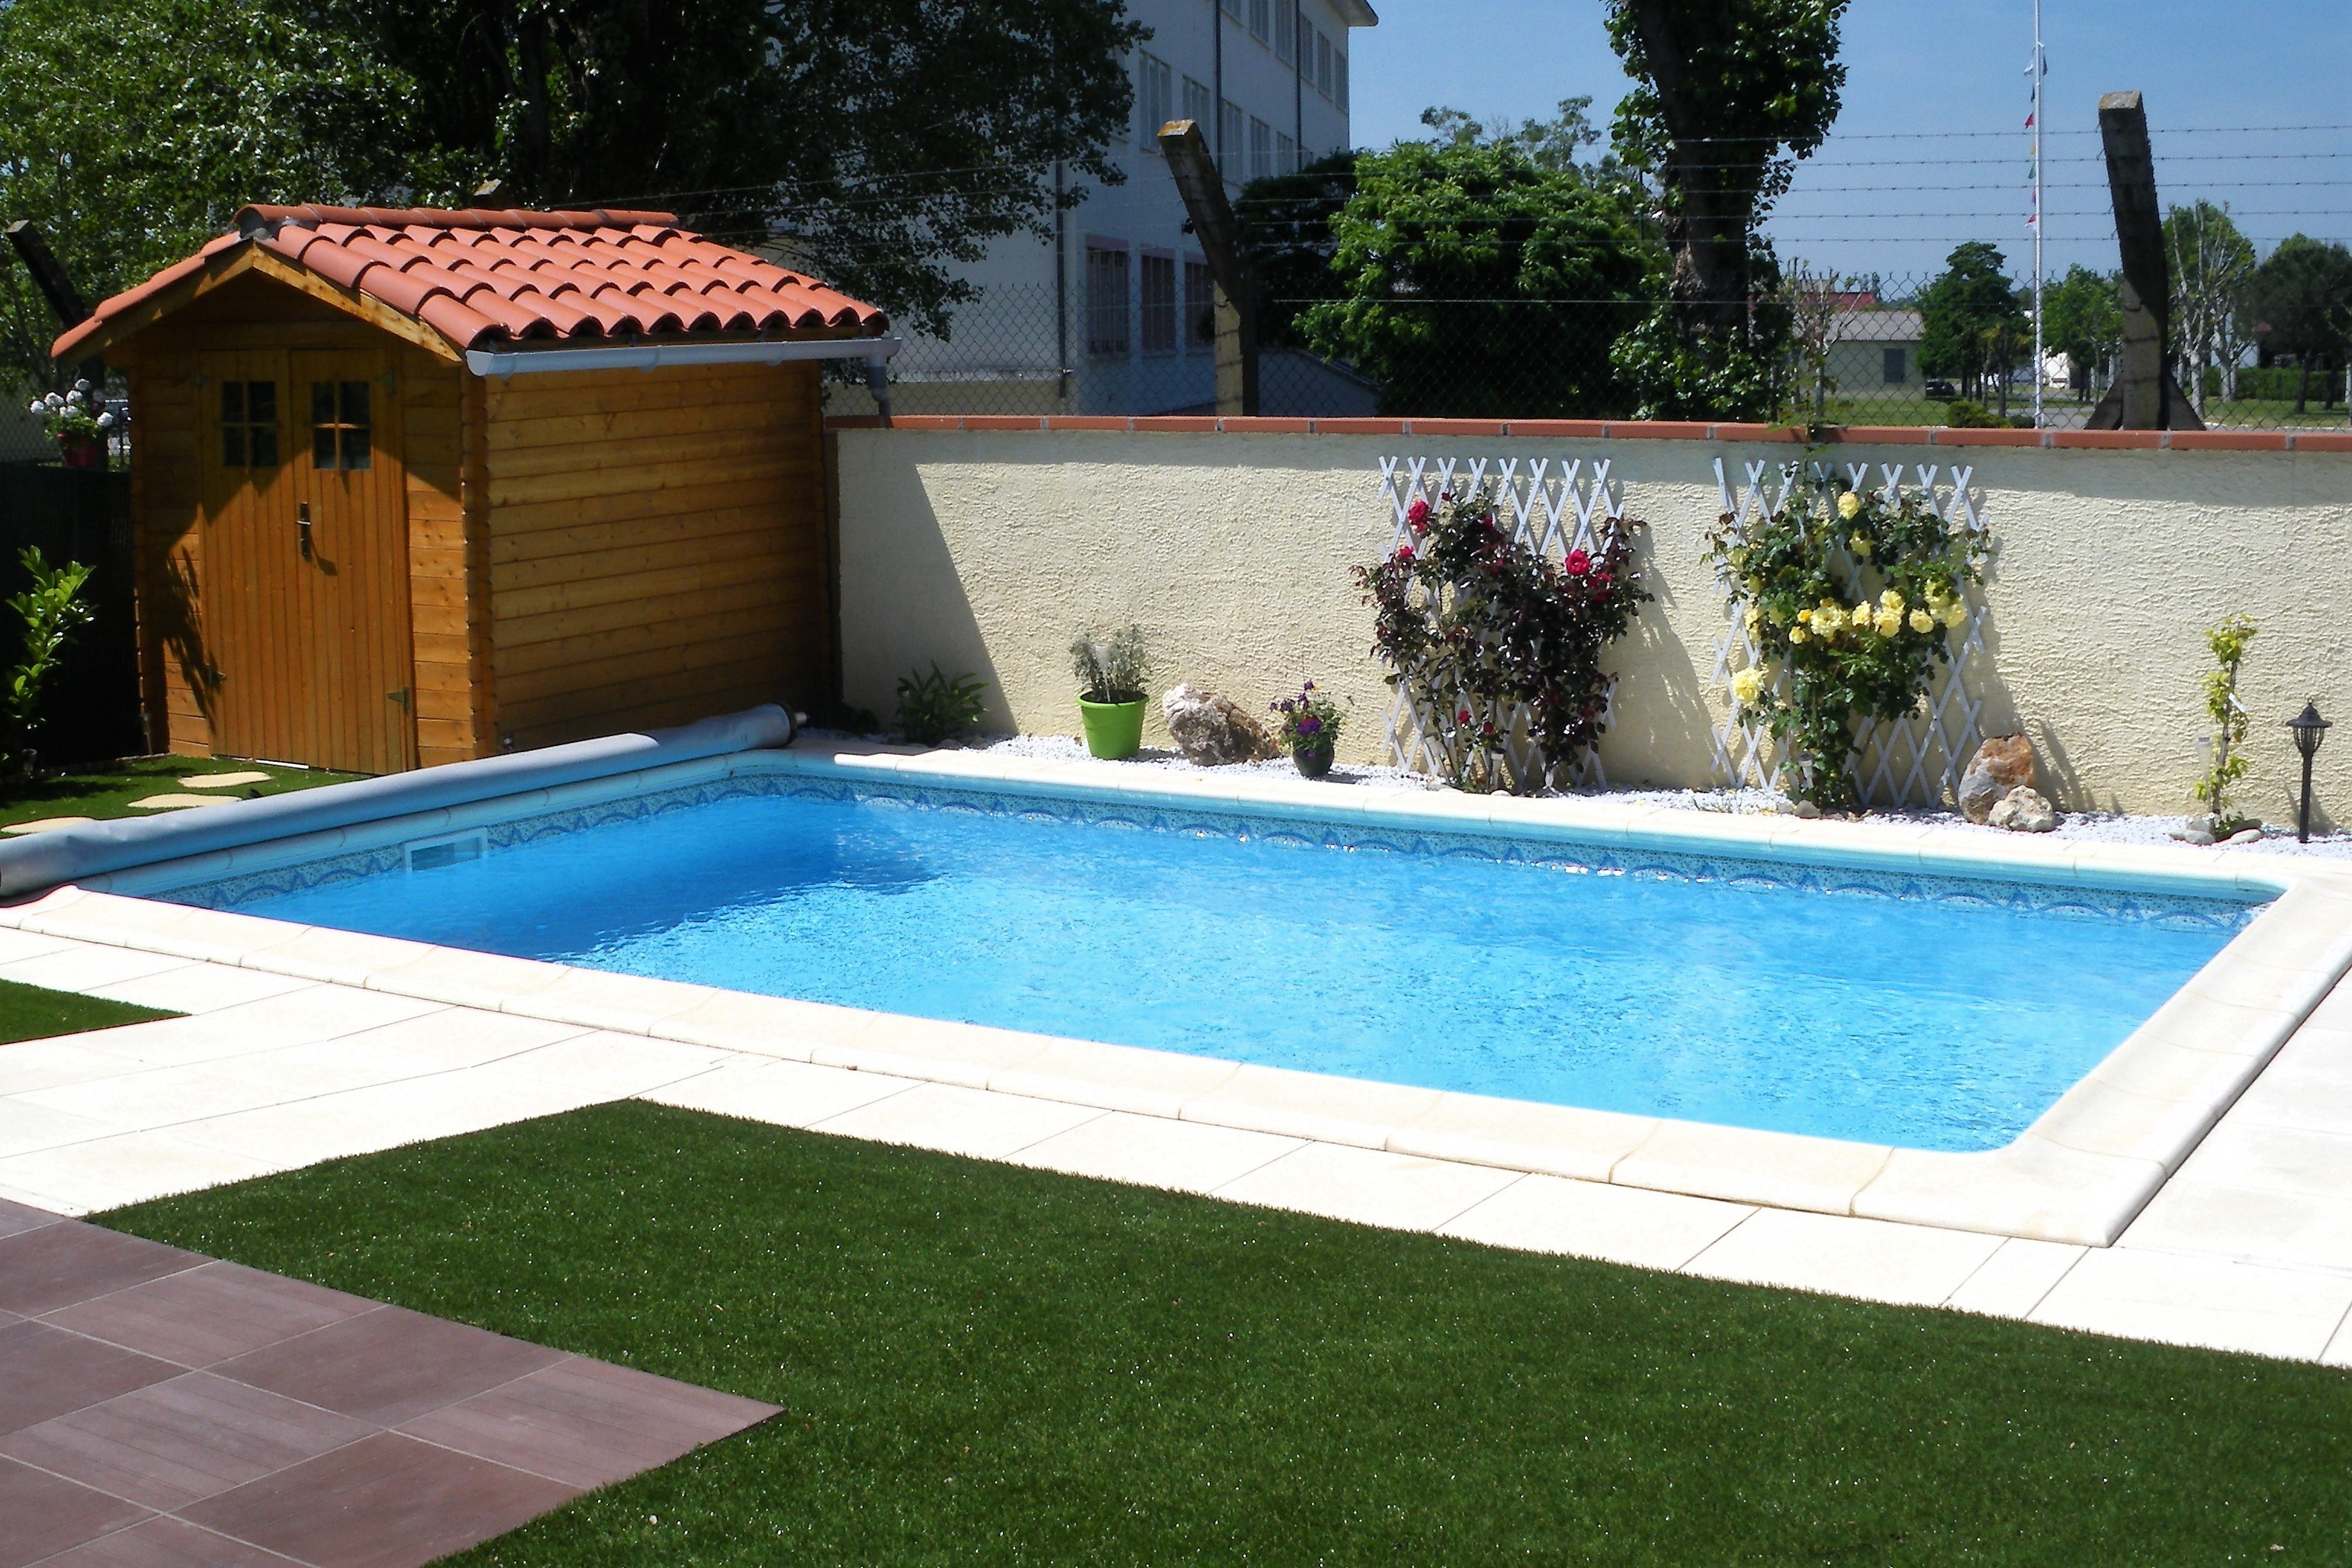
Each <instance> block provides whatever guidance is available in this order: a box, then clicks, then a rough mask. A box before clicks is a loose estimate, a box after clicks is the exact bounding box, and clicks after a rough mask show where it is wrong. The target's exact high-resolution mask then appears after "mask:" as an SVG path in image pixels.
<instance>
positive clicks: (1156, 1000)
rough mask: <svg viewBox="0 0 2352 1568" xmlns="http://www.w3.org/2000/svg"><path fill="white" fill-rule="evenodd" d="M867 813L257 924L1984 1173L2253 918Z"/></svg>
mask: <svg viewBox="0 0 2352 1568" xmlns="http://www.w3.org/2000/svg"><path fill="white" fill-rule="evenodd" d="M846 795H847V792H846V791H844V790H835V791H833V792H831V794H830V795H824V794H790V793H787V794H781V795H740V796H734V797H731V798H720V799H717V800H712V801H708V802H706V803H703V804H697V805H683V806H679V807H677V808H675V809H669V810H666V811H663V812H660V813H659V814H657V815H651V816H640V817H637V818H635V819H634V820H628V821H623V822H615V823H608V824H605V825H602V826H593V827H587V828H583V829H580V830H577V831H569V832H562V833H556V834H551V835H548V836H545V837H538V838H535V839H530V840H527V841H524V842H520V843H517V844H515V845H513V846H511V847H503V848H499V847H494V848H493V849H492V852H491V853H489V854H488V855H487V856H485V857H483V858H478V859H474V860H470V861H461V862H458V863H457V864H454V865H447V866H443V867H438V868H433V869H421V868H420V869H413V870H411V869H396V870H390V871H383V872H379V873H376V874H370V875H360V876H351V875H344V876H342V877H341V879H338V880H329V881H325V882H322V883H320V884H319V885H315V886H310V887H308V888H295V889H294V890H279V889H284V888H286V887H287V886H289V882H288V880H287V879H280V880H279V881H278V883H277V884H276V885H275V886H274V887H273V886H271V885H267V884H265V885H263V886H261V887H258V888H256V887H251V886H248V887H247V888H245V889H240V890H238V891H237V892H236V894H235V895H231V896H228V898H227V901H233V902H234V903H235V907H236V908H239V909H241V910H247V911H248V912H250V913H254V914H260V915H268V916H274V917H276V918H278V919H281V920H289V921H303V922H306V923H310V924H316V925H327V926H334V927H341V928H344V929H348V930H352V931H373V932H376V933H378V934H382V935H386V936H398V937H408V938H413V939H416V940H419V941H425V942H442V943H448V944H452V945H457V946H461V947H469V948H478V949H483V950H487V951H489V952H503V953H510V954H515V955H518V956H521V957H529V958H544V959H554V960H558V961H562V962H564V963H579V964H585V965H589V966H592V967H595V968H600V969H608V970H616V971H620V972H622V973H631V974H646V975H657V976H661V977H665V978H668V979H673V980H683V981H692V982H697V983H699V984H709V985H719V986H726V987H730V988H732V989H736V990H742V991H756V992H764V993H767V994H772V995H779V996H796V997H804V998H808V999H811V1000H815V1001H823V1002H835V1003H842V1004H845V1005H852V1006H858V1007H871V1008H879V1009H884V1010H887V1011H891V1012H899V1013H912V1014H918V1015H921V1016H929V1017H934V1018H949V1019H957V1020H961V1021H964V1022H969V1023H975V1024H992V1025H996V1026H1003V1027H1009V1028H1018V1029H1029V1030H1035V1031H1039V1032H1042V1033H1046V1034H1057V1035H1069V1036H1076V1037H1082V1038H1087V1039H1095V1040H1107V1041H1111V1042H1114V1043H1118V1044H1123V1045H1133V1046H1150V1047H1160V1048H1161V1049H1165V1050H1174V1051H1186V1052H1192V1053H1195V1054H1199V1055H1203V1056H1213V1057H1223V1058H1232V1059H1235V1060H1240V1061H1247V1062H1261V1063H1266V1064H1270V1065H1274V1066H1279V1067H1287V1068H1307V1069H1310V1070H1314V1071H1318V1072H1328V1073H1341V1074H1346V1075H1349V1076H1350V1077H1356V1078H1366V1079H1384V1080H1388V1081H1391V1082H1397V1083H1408V1084H1417V1085H1423V1086H1425V1087H1429V1088H1434V1089H1463V1090H1468V1091H1472V1092H1475V1093H1481V1094H1494V1095H1505V1096H1509V1097H1512V1098H1516V1099H1522V1100H1549V1101H1553V1102H1557V1103H1560V1104H1568V1105H1580V1106H1589V1107H1593V1108H1597V1109H1601V1110H1621V1111H1632V1112H1640V1113H1648V1114H1655V1115H1664V1116H1675V1117H1683V1118H1687V1119H1691V1120H1695V1121H1715V1122H1726V1123H1731V1124H1734V1125H1738V1126H1743V1127H1754V1128H1764V1129H1770V1130H1776V1131H1789V1132H1806V1133H1814V1134H1819V1135H1822V1136H1826V1137H1834V1138H1853V1139H1861V1140H1864V1141H1868V1142H1885V1143H1895V1144H1899V1145H1905V1146H1908V1147H1913V1148H1922V1149H1946V1150H1972V1149H1987V1148H1992V1147H1997V1146H1999V1145H2000V1144H2002V1143H2005V1142H2008V1141H2009V1140H2010V1139H2011V1138H2013V1137H2014V1136H2016V1134H2017V1133H2018V1132H2020V1131H2022V1130H2023V1129H2024V1128H2025V1127H2026V1126H2027V1125H2028V1124H2029V1123H2030V1122H2032V1121H2033V1119H2034V1118H2035V1117H2036V1116H2038V1115H2040V1114H2041V1113H2042V1110H2045V1109H2047V1108H2048V1106H2049V1105H2050V1104H2051V1102H2052V1101H2053V1100H2055V1099H2056V1098H2057V1097H2058V1096H2059V1095H2060V1094H2061V1093H2063V1091H2064V1090H2065V1089H2067V1088H2068V1087H2069V1086H2071V1085H2072V1084H2073V1083H2074V1081H2075V1080H2076V1079H2079V1078H2081V1077H2082V1076H2083V1075H2084V1073H2085V1072H2087V1071H2088V1070H2089V1069H2090V1068H2092V1067H2093V1066H2095V1064H2096V1063H2097V1062H2098V1061H2099V1059H2100V1058H2102V1057H2104V1056H2105V1055H2106V1053H2107V1052H2108V1051H2109V1050H2110V1049H2112V1048H2113V1047H2115V1046H2116V1044H2117V1043H2118V1042H2119V1041H2121V1040H2122V1039H2123V1038H2124V1037H2125V1036H2126V1035H2127V1034H2129V1033H2130V1032H2131V1030H2132V1029H2133V1028H2134V1027H2135V1026H2137V1025H2138V1024H2139V1023H2140V1022H2141V1021H2142V1020H2143V1019H2145V1018H2146V1017H2147V1016H2148V1014H2149V1013H2151V1012H2153V1011H2154V1010H2155V1008H2156V1007H2157V1005H2158V1004H2159V1003H2161V1002H2162V1001H2164V999H2165V998H2166V997H2167V996H2168V995H2170V994H2172V992H2173V991H2175V990H2176V989H2177V988H2179V985H2180V984H2182V983H2183V982H2184V981H2186V980H2187V979H2188V978H2189V976H2190V975H2191V974H2192V973H2195V972H2196V970H2197V969H2198V968H2199V967H2200V965H2202V964H2203V963H2205V961H2206V960H2207V959H2209V958H2210V957H2211V956H2212V955H2213V954H2214V953H2215V952H2218V951H2220V949H2221V946H2222V944H2223V943H2224V942H2227V941H2228V940H2229V939H2230V936H2231V934H2232V933H2233V932H2234V931H2236V930H2237V929H2238V927H2239V926H2240V925H2242V923H2243V921H2244V920H2245V919H2246V918H2247V913H2248V911H2247V909H2246V907H2245V906H2243V905H2241V904H2227V903H2219V902H2206V901H2200V900H2150V899H2130V898H2125V897H2122V896H2119V895H2082V894H2072V893H2069V894H2058V893H2054V892H2052V891H2050V890H2047V889H2044V890H2042V891H2040V892H2035V891H2033V890H2032V889H2023V888H2019V887H2011V886H2005V885H2000V884H1988V885H1982V886H1979V887H1976V888H1969V887H1968V886H1967V885H1965V884H1923V883H1920V882H1919V881H1917V879H1913V880H1912V881H1911V882H1910V883H1908V884H1897V883H1892V882H1887V881H1884V880H1874V879H1870V878H1868V877H1865V876H1863V875H1861V874H1859V873H1856V874H1852V875H1848V874H1844V873H1817V874H1813V875H1811V876H1810V877H1809V876H1807V875H1806V874H1805V873H1804V872H1803V870H1802V868H1788V867H1779V868H1775V867H1770V866H1766V865H1763V864H1760V863H1743V862H1738V861H1720V862H1715V863H1706V862H1700V861H1689V860H1676V859H1675V858H1671V857H1648V858H1634V859H1612V858H1611V857H1610V856H1608V855H1607V854H1606V853H1605V852H1599V851H1586V850H1580V849H1579V848H1577V847H1572V846H1561V845H1549V846H1517V847H1513V846H1510V845H1507V844H1502V843H1498V842H1496V841H1491V840H1488V841H1480V840H1475V839H1468V838H1444V837H1437V838H1429V837H1422V838H1419V839H1414V838H1411V837H1407V836H1404V835H1402V834H1398V835H1391V836H1389V837H1388V838H1386V839H1382V838H1381V837H1380V836H1379V835H1377V834H1370V833H1367V832H1364V831H1361V830H1360V831H1358V832H1357V833H1356V834H1355V835H1354V840H1353V841H1354V845H1355V847H1341V846H1340V845H1339V843H1336V842H1330V841H1318V838H1319V839H1323V840H1343V839H1347V838H1348V837H1349V835H1348V833H1347V831H1346V830H1342V829H1326V828H1325V827H1323V826H1318V825H1312V824H1292V823H1283V822H1277V821H1261V822H1250V821H1248V820H1246V819H1239V818H1229V819H1225V820H1224V821H1223V822H1222V823H1207V824H1206V825H1205V826H1203V825H1202V824H1201V823H1198V822H1193V821H1192V819H1183V820H1182V821H1180V822H1178V823H1177V824H1176V825H1175V826H1152V825H1150V820H1149V818H1148V817H1146V818H1133V817H1132V814H1130V819H1129V820H1120V819H1118V818H1116V817H1114V818H1113V819H1111V820H1105V819H1104V816H1105V813H1104V812H1102V811H1100V810H1089V809H1086V808H1079V807H1076V806H1072V805H1067V804H1058V805H1050V806H1047V805H1040V804H1038V803H1031V804H1030V805H1025V806H1024V805H1021V804H1020V803H1017V802H1008V801H1005V800H1003V799H1002V798H999V799H997V800H995V801H994V802H993V803H992V805H991V804H987V803H984V802H983V803H982V806H981V807H980V808H975V806H974V804H973V803H974V802H975V801H976V800H980V799H981V797H973V796H961V797H959V796H953V795H906V796H890V795H881V796H870V795H869V796H867V797H866V798H861V799H852V798H845V796H846ZM1188 824H1189V825H1190V828H1191V830H1187V825H1188ZM1367 839H1371V840H1377V841H1379V842H1382V843H1388V842H1393V843H1395V844H1398V845H1400V846H1402V849H1396V850H1384V849H1381V848H1378V847H1367V845H1366V840H1367ZM496 842H497V841H496V840H495V839H494V840H493V844H494V845H495V844H496ZM1498 855H1500V856H1506V857H1511V856H1517V857H1520V858H1496V857H1497V856H1498ZM1791 876H1794V877H1796V878H1797V879H1798V880H1799V882H1800V883H1811V885H1791V884H1790V881H1789V880H1787V879H1789V878H1790V877H1791ZM292 880H294V881H297V882H299V878H297V879H292ZM1906 889H1907V891H1906ZM184 896H186V897H190V898H191V899H192V900H197V901H205V902H219V901H224V894H223V892H222V891H221V890H219V889H215V891H214V892H213V894H212V895H211V896H206V895H205V892H204V890H202V889H192V890H191V891H190V892H189V893H188V894H186V895H184Z"/></svg>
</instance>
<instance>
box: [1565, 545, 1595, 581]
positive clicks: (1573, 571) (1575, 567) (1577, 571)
mask: <svg viewBox="0 0 2352 1568" xmlns="http://www.w3.org/2000/svg"><path fill="white" fill-rule="evenodd" d="M1591 570H1592V557H1591V556H1590V555H1587V554H1586V553H1585V552H1583V551H1581V550H1571V551H1570V552H1568V574H1569V575H1570V576H1571V577H1581V576H1583V575H1584V574H1586V573H1587V572H1590V571H1591Z"/></svg>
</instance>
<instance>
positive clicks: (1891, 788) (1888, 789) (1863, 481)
mask: <svg viewBox="0 0 2352 1568" xmlns="http://www.w3.org/2000/svg"><path fill="white" fill-rule="evenodd" d="M1836 467H1843V469H1844V471H1845V479H1846V482H1847V485H1848V486H1849V488H1851V489H1856V490H1861V489H1864V488H1865V487H1868V488H1869V489H1874V490H1875V491H1876V492H1877V493H1878V494H1879V495H1881V496H1883V497H1885V500H1886V501H1887V503H1888V504H1889V505H1893V504H1894V503H1895V502H1896V501H1898V500H1901V499H1902V497H1903V495H1904V494H1905V493H1906V489H1907V490H1908V492H1909V493H1910V494H1911V495H1913V496H1915V497H1916V499H1917V500H1918V501H1919V503H1920V504H1921V505H1922V506H1924V507H1926V508H1927V509H1928V510H1931V511H1933V512H1934V513H1935V514H1936V515H1937V517H1938V518H1941V519H1942V520H1943V521H1944V522H1945V524H1946V526H1948V527H1951V528H1956V529H1958V528H1964V529H1967V530H1969V531H1971V532H1974V533H1976V534H1978V535H1979V536H1981V535H1982V534H1983V533H1984V531H1985V524H1984V520H1983V518H1982V517H1981V516H1980V515H1979V512H1978V510H1977V500H1976V497H1975V496H1974V495H1973V494H1972V493H1971V492H1970V490H1969V479H1970V478H1971V476H1972V475H1973V474H1974V473H1975V471H1976V470H1975V469H1973V468H1962V467H1960V466H1958V465H1957V464H1955V465H1954V466H1953V467H1952V468H1951V469H1950V471H1949V474H1950V477H1949V478H1948V479H1942V480H1941V481H1940V482H1939V479H1938V476H1939V475H1941V474H1943V473H1944V471H1945V470H1944V469H1943V468H1941V467H1940V466H1938V465H1935V464H1923V465H1916V466H1915V467H1914V468H1912V470H1911V473H1912V476H1913V477H1912V479H1910V480H1909V481H1908V482H1907V484H1906V480H1905V479H1904V469H1903V465H1902V464H1900V463H1881V464H1879V465H1877V470H1878V477H1877V479H1876V481H1875V482H1874V481H1873V480H1872V478H1871V468H1872V465H1870V464H1868V463H1846V464H1843V465H1838V466H1832V465H1831V464H1828V463H1816V464H1815V465H1814V466H1813V472H1814V473H1815V475H1816V476H1818V477H1820V478H1822V479H1829V478H1832V477H1833V475H1834V473H1835V468H1836ZM1746 468H1747V474H1748V477H1747V481H1746V483H1744V484H1740V485H1736V486H1735V485H1734V484H1733V482H1732V480H1731V479H1730V477H1729V476H1728V475H1727V474H1726V473H1725V472H1724V467H1723V459H1722V458H1717V459H1716V460H1715V481H1716V484H1717V488H1718V489H1720V490H1721V491H1722V495H1723V510H1725V511H1727V512H1728V513H1730V514H1731V515H1732V516H1733V517H1734V518H1736V519H1738V521H1741V522H1746V521H1749V520H1751V519H1754V518H1758V517H1770V516H1772V515H1774V514H1776V513H1777V512H1779V510H1780V509H1781V508H1782V507H1783V506H1785V505H1787V504H1788V500H1789V492H1790V489H1792V488H1793V487H1794V485H1795V483H1796V480H1797V477H1798V474H1799V472H1800V470H1799V468H1798V467H1797V465H1796V464H1794V463H1782V464H1778V465H1775V464H1771V463H1766V462H1754V463H1749V464H1748V465H1746ZM1837 559H1838V561H1839V563H1840V564H1842V565H1843V567H1844V568H1845V569H1846V571H1847V572H1848V573H1852V572H1853V566H1854V563H1853V560H1852V558H1851V557H1848V556H1846V555H1845V554H1844V552H1843V546H1841V547H1840V551H1839V554H1838V557H1837ZM1964 602H1965V603H1966V604H1967V605H1968V609H1969V618H1968V622H1967V626H1966V630H1965V632H1964V633H1963V635H1962V636H1961V637H1960V638H1959V640H1958V643H1957V644H1956V645H1954V647H1953V648H1952V658H1951V662H1950V663H1948V664H1946V665H1942V666H1940V667H1939V668H1937V672H1936V676H1935V679H1934V682H1933V683H1932V684H1931V685H1930V686H1929V687H1928V689H1927V702H1926V704H1925V705H1924V706H1923V708H1922V709H1921V710H1920V711H1919V712H1917V713H1915V714H1914V715H1912V716H1911V717H1910V718H1908V719H1906V720H1905V721H1902V722H1901V723H1899V724H1875V725H1873V726H1872V727H1871V731H1870V734H1869V736H1868V738H1867V740H1866V741H1865V742H1864V746H1863V749H1862V751H1861V752H1860V753H1859V754H1858V755H1857V756H1856V757H1855V758H1854V765H1853V778H1854V784H1855V787H1856V788H1857V789H1858V790H1859V791H1860V792H1861V795H1862V798H1863V799H1864V801H1865V802H1867V803H1868V804H1870V805H1935V804H1936V803H1937V802H1938V801H1940V800H1941V799H1943V798H1944V796H1945V795H1948V794H1951V795H1957V794H1958V790H1959V785H1960V773H1961V770H1962V769H1964V768H1966V767H1967V766H1968V763H1969V757H1970V756H1971V755H1973V754H1974V752H1975V751H1976V748H1977V744H1978V742H1979V741H1980V740H1982V739H1983V736H1982V733H1981V731H1980V730H1979V722H1978V721H1979V717H1980V715H1981V713H1982V711H1983V708H1984V699H1983V697H1982V696H1981V695H1980V694H1979V692H1977V691H1974V690H1972V689H1970V681H1969V675H1970V672H1971V669H1972V667H1973V666H1975V665H1976V664H1978V663H1980V662H1981V661H1982V660H1983V659H1984V658H1986V657H1987V655H1986V653H1985V647H1984V636H1983V632H1984V613H1985V612H1984V599H1983V595H1981V594H1980V593H1979V592H1978V591H1977V590H1976V589H1974V588H1969V589H1968V590H1967V592H1966V594H1965V596H1964ZM1725 623H1726V624H1725V626H1724V629H1723V636H1722V637H1721V638H1719V639H1718V640H1717V643H1716V647H1715V683H1716V685H1717V687H1719V688H1720V689H1722V690H1723V692H1724V696H1725V700H1726V702H1727V704H1728V705H1729V717H1727V718H1726V719H1725V720H1724V721H1723V722H1722V723H1721V724H1720V725H1718V726H1717V729H1716V731H1715V772H1716V779H1717V783H1719V784H1731V785H1735V786H1736V785H1743V784H1744V785H1750V786H1754V787H1756V788H1759V789H1760V788H1769V786H1770V784H1771V782H1772V780H1771V776H1770V773H1769V771H1768V769H1767V766H1766V759H1765V753H1764V746H1765V741H1766V736H1765V734H1764V732H1763V731H1762V730H1761V728H1759V726H1757V725H1754V724H1750V723H1748V722H1746V721H1744V715H1743V714H1742V713H1741V711H1740V708H1739V702H1738V699H1737V698H1735V697H1733V696H1732V695H1731V678H1732V676H1733V675H1734V674H1735V673H1737V672H1738V670H1740V669H1743V668H1747V667H1748V666H1750V665H1753V664H1758V663H1760V662H1762V657H1763V656H1762V651H1761V650H1760V649H1759V647H1757V643H1756V639H1755V637H1754V635H1753V634H1752V633H1750V632H1749V631H1748V628H1747V627H1746V626H1743V625H1741V624H1740V621H1739V619H1738V617H1737V616H1734V615H1732V613H1731V611H1730V605H1729V601H1728V600H1727V601H1726V605H1725ZM1781 679H1782V680H1784V681H1785V680H1786V679H1787V676H1786V674H1785V673H1784V674H1783V675H1782V676H1781Z"/></svg>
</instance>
